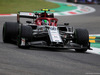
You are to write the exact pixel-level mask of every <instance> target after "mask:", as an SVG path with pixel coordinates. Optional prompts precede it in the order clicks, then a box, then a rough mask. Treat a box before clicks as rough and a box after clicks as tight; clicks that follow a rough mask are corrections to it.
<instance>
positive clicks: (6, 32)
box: [2, 22, 19, 43]
mask: <svg viewBox="0 0 100 75" xmlns="http://www.w3.org/2000/svg"><path fill="white" fill-rule="evenodd" d="M18 28H19V24H18V23H17V22H5V23H4V26H3V32H2V36H3V42H5V43H9V42H11V41H12V39H14V40H16V39H17V36H18Z"/></svg>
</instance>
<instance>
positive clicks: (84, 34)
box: [74, 29, 89, 47]
mask: <svg viewBox="0 0 100 75" xmlns="http://www.w3.org/2000/svg"><path fill="white" fill-rule="evenodd" d="M74 36H75V41H74V42H75V43H77V44H80V45H83V46H85V47H88V45H89V33H88V30H87V29H76V30H75V33H74Z"/></svg>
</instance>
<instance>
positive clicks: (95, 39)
mask: <svg viewBox="0 0 100 75" xmlns="http://www.w3.org/2000/svg"><path fill="white" fill-rule="evenodd" d="M89 42H90V43H100V37H95V36H90V37H89Z"/></svg>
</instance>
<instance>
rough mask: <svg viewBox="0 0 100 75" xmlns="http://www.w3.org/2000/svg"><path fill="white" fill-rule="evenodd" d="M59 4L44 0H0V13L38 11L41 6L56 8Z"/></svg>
mask: <svg viewBox="0 0 100 75" xmlns="http://www.w3.org/2000/svg"><path fill="white" fill-rule="evenodd" d="M57 7H59V5H57V4H54V3H51V2H47V1H45V0H0V14H11V13H17V12H19V11H27V12H32V11H38V10H40V9H43V8H48V9H52V8H57Z"/></svg>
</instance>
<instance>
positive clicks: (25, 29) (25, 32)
mask: <svg viewBox="0 0 100 75" xmlns="http://www.w3.org/2000/svg"><path fill="white" fill-rule="evenodd" d="M23 39H25V40H24V41H22V40H23ZM31 40H32V27H30V26H23V25H21V26H20V27H19V35H18V41H17V44H18V47H19V48H24V49H25V48H29V47H30V46H29V44H28V42H31ZM22 42H24V44H22Z"/></svg>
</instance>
